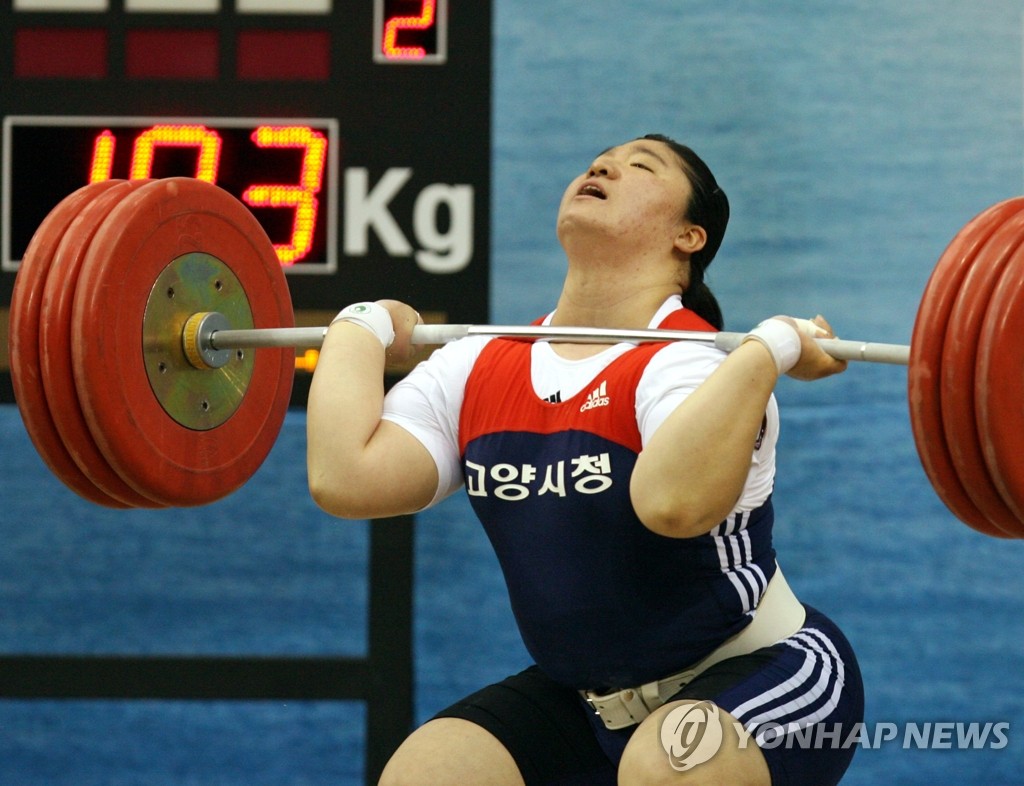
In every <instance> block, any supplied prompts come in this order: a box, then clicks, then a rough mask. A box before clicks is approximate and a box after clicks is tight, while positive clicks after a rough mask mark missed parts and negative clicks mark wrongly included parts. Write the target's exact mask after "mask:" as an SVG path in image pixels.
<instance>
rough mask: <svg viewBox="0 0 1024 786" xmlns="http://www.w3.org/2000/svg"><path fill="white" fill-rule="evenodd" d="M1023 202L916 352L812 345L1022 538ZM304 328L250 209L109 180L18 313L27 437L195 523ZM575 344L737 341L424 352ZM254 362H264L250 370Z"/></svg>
mask: <svg viewBox="0 0 1024 786" xmlns="http://www.w3.org/2000/svg"><path fill="white" fill-rule="evenodd" d="M1022 240H1024V197H1019V198H1014V199H1009V200H1006V201H1004V202H1001V203H999V204H997V205H994V206H993V207H991V208H989V209H987V210H985V211H984V212H982V213H981V214H979V215H978V216H977V217H976V218H974V219H973V220H972V221H970V222H969V223H968V224H967V225H966V226H965V227H964V228H963V229H962V230H960V232H959V233H957V235H956V236H955V237H954V239H953V241H952V242H951V243H950V245H949V246H948V247H947V249H946V250H945V252H944V253H943V255H942V256H941V258H940V259H939V262H938V264H937V266H936V268H935V270H934V271H933V273H932V275H931V276H930V277H929V280H928V283H927V285H926V288H925V293H924V297H923V299H922V302H921V305H920V308H919V311H918V314H917V319H916V321H915V324H914V329H913V334H912V337H911V343H910V345H909V346H904V345H898V344H884V343H875V342H861V341H849V340H839V339H819V343H820V344H821V345H822V347H823V348H824V349H825V351H826V352H828V353H829V354H831V355H833V356H834V357H837V358H839V359H843V360H859V361H867V362H878V363H893V364H899V365H906V366H908V393H909V403H910V416H911V424H912V427H913V434H914V441H915V445H916V447H917V450H918V454H919V456H920V458H921V462H922V465H923V467H924V469H925V473H926V474H927V476H928V478H929V480H930V481H931V483H932V485H933V486H934V487H935V490H936V492H937V493H938V495H939V497H940V499H942V501H943V502H944V503H945V504H946V506H947V507H948V508H949V509H950V511H951V512H952V513H953V514H954V515H956V516H957V517H958V518H959V519H961V520H962V521H964V522H965V523H966V524H968V525H969V526H970V527H972V528H974V529H976V530H978V531H980V532H983V533H985V534H987V535H991V536H994V537H1006V538H1017V537H1024V467H1022V466H1021V462H1022V458H1021V456H1022V450H1021V448H1022V443H1024V404H1022V396H1021V392H1022V385H1021V379H1020V373H1021V369H1024V345H1022V342H1019V341H1017V340H1016V337H1017V336H1019V335H1021V330H1022V329H1024V297H1021V296H1019V295H1018V293H1020V292H1021V291H1024V290H1022V287H1024V244H1022ZM325 334H326V328H325V327H316V328H297V327H294V316H293V313H292V307H291V298H290V295H289V291H288V284H287V281H286V280H285V277H284V274H283V273H282V271H281V267H280V264H279V263H278V260H277V256H276V253H275V251H274V248H273V245H272V244H271V241H270V239H269V238H268V237H267V235H266V233H265V231H264V230H263V228H262V227H261V226H260V225H259V223H258V222H257V221H256V219H255V217H254V216H253V215H252V214H251V213H250V212H249V210H248V209H247V208H246V207H245V205H243V204H242V203H241V202H240V201H239V200H237V199H236V198H234V197H233V196H231V195H230V194H228V193H227V192H225V191H223V190H222V189H220V188H218V187H216V186H213V185H210V184H208V183H205V182H202V181H199V180H194V179H191V178H166V179H160V180H108V181H105V182H101V183H93V184H90V185H87V186H84V187H82V188H80V189H79V190H77V191H75V192H74V193H72V194H71V195H69V196H67V197H66V198H65V199H63V200H62V201H61V202H60V203H59V204H58V205H57V206H56V207H55V208H54V209H53V210H52V211H51V212H50V213H49V214H48V215H47V216H46V218H45V219H44V220H43V222H42V224H41V225H40V226H39V228H38V230H37V231H36V232H35V234H34V235H33V237H32V240H31V242H30V243H29V246H28V248H27V250H26V252H25V254H24V258H23V260H22V263H21V267H20V269H19V272H18V275H17V278H16V280H15V285H14V290H13V293H12V297H11V312H10V338H9V341H10V362H11V377H12V382H13V385H14V392H15V397H16V399H17V402H18V406H19V411H20V412H21V415H22V419H23V421H24V423H25V427H26V430H27V432H28V434H29V436H30V438H31V440H32V442H33V444H34V445H35V447H36V449H37V450H38V451H39V453H40V455H41V456H42V458H43V460H44V461H45V462H46V464H47V465H48V466H49V468H50V469H51V470H52V471H53V473H54V474H55V475H56V476H57V477H58V478H60V479H61V480H62V481H63V482H64V483H65V484H66V485H67V486H68V487H69V488H71V489H72V490H73V491H75V492H76V493H77V494H79V495H80V496H82V497H83V498H85V499H87V500H89V501H91V502H94V503H97V504H100V505H104V506H108V507H114V508H132V507H168V506H189V505H202V504H207V503H210V502H213V501H215V500H217V499H221V498H223V497H225V496H227V495H228V494H230V493H232V492H233V491H235V490H236V489H238V488H239V487H240V486H241V485H242V484H244V483H245V482H246V481H247V480H248V479H249V478H250V477H251V476H252V474H253V473H255V471H256V470H257V469H258V468H259V466H260V465H261V464H262V463H263V460H264V459H265V458H266V456H267V454H268V453H269V451H270V448H271V447H272V445H273V444H274V442H275V440H276V438H277V434H278V433H279V431H280V428H281V424H282V422H283V420H284V415H285V412H286V409H287V406H288V402H289V398H290V395H291V386H292V380H293V377H294V373H295V361H294V350H295V349H296V348H315V347H319V346H320V344H321V343H322V342H323V340H324V335H325ZM473 335H482V336H499V337H515V338H535V339H548V340H558V341H568V342H574V343H611V342H618V341H629V342H650V341H656V342H664V341H680V340H682V341H693V342H701V343H705V344H713V345H714V346H717V347H718V348H720V349H723V350H725V351H731V350H732V349H734V348H735V347H736V346H737V345H738V343H739V341H740V340H741V339H742V337H743V334H742V333H728V332H718V333H712V332H702V331H678V330H605V329H594V328H583V327H579V328H577V327H544V326H537V325H533V326H511V325H505V326H487V325H431V324H427V325H418V326H417V327H416V328H415V329H414V331H413V335H412V340H413V343H416V344H425V345H426V344H430V345H433V344H443V343H446V342H448V341H452V340H456V339H459V338H463V337H466V336H473ZM255 349H259V350H260V351H259V352H258V353H257V352H254V351H253V352H250V351H249V350H255Z"/></svg>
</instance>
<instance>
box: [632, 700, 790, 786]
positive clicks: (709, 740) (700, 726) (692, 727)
mask: <svg viewBox="0 0 1024 786" xmlns="http://www.w3.org/2000/svg"><path fill="white" fill-rule="evenodd" d="M726 783H727V784H729V786H772V776H771V773H770V771H769V769H768V764H767V762H766V760H765V757H764V755H763V754H762V752H761V749H760V748H759V747H758V746H757V744H756V743H754V742H752V741H751V740H750V738H749V737H748V736H747V735H746V733H745V732H744V730H743V727H742V725H741V724H740V723H739V721H737V720H736V718H735V717H733V716H732V715H731V714H729V713H728V712H726V711H725V710H723V709H722V708H720V707H718V706H717V705H716V704H714V703H713V702H710V701H695V700H692V699H684V700H682V701H673V702H669V703H668V704H666V705H665V706H663V707H660V708H659V709H657V710H656V711H655V712H652V713H651V714H650V715H649V716H648V717H647V718H645V719H644V721H643V722H642V723H641V724H640V725H639V726H638V727H637V730H636V732H635V733H634V734H633V736H632V737H631V738H630V740H629V743H628V744H627V745H626V750H625V752H624V753H623V754H622V760H621V761H620V763H619V786H661V784H665V785H666V786H669V785H670V784H673V785H674V784H679V786H683V784H686V786H719V785H720V784H726Z"/></svg>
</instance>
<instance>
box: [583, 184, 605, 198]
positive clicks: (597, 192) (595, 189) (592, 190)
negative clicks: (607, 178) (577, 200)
mask: <svg viewBox="0 0 1024 786" xmlns="http://www.w3.org/2000/svg"><path fill="white" fill-rule="evenodd" d="M576 195H577V196H588V197H594V198H596V199H607V198H608V195H607V194H605V193H604V189H603V188H601V186H599V185H598V184H597V183H594V182H593V181H590V180H588V181H587V182H586V183H584V184H583V185H582V186H580V190H579V191H577V192H576Z"/></svg>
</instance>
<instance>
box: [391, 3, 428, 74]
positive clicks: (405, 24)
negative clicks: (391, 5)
mask: <svg viewBox="0 0 1024 786" xmlns="http://www.w3.org/2000/svg"><path fill="white" fill-rule="evenodd" d="M436 12H437V0H423V5H422V7H421V8H420V14H419V16H395V17H392V18H391V19H389V20H388V21H387V23H386V24H385V25H384V40H383V42H382V43H381V51H383V52H384V55H385V56H386V57H388V58H390V59H393V60H422V59H423V58H424V57H426V56H427V50H426V49H424V48H423V47H422V46H401V45H400V44H399V43H398V34H399V33H400V32H401V31H402V30H429V29H430V28H431V27H432V26H433V24H434V21H435V19H436Z"/></svg>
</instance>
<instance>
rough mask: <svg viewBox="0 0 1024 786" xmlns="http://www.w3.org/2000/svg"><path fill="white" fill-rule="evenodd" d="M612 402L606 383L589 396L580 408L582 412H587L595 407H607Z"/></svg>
mask: <svg viewBox="0 0 1024 786" xmlns="http://www.w3.org/2000/svg"><path fill="white" fill-rule="evenodd" d="M611 401H612V400H611V398H610V397H609V396H608V382H607V381H604V382H602V383H601V384H600V385H598V386H597V387H596V388H594V389H593V390H591V391H590V393H588V394H587V400H586V401H585V402H584V403H583V406H582V407H580V412H586V411H587V410H588V409H594V408H595V407H607V406H608V405H609V404H610V403H611Z"/></svg>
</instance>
